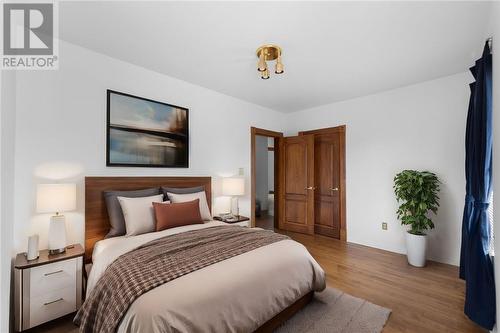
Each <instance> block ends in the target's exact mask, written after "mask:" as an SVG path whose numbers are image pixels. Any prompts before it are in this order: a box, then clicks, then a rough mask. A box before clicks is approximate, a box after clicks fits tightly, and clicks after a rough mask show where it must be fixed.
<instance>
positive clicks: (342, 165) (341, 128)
mask: <svg viewBox="0 0 500 333" xmlns="http://www.w3.org/2000/svg"><path fill="white" fill-rule="evenodd" d="M345 132H346V125H341V126H336V127H327V128H320V129H315V130H310V131H300V132H299V135H305V134H329V133H339V134H340V240H341V241H344V242H345V241H347V225H346V181H345V172H346V171H345V156H346V155H345Z"/></svg>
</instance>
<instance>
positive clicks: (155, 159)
mask: <svg viewBox="0 0 500 333" xmlns="http://www.w3.org/2000/svg"><path fill="white" fill-rule="evenodd" d="M188 125H189V110H188V109H186V108H183V107H180V106H175V105H171V104H167V103H162V102H158V101H153V100H150V99H147V98H142V97H138V96H133V95H129V94H124V93H121V92H118V91H113V90H107V129H106V131H107V135H106V141H107V145H106V165H107V166H135V167H164V168H187V167H188V166H189V126H188Z"/></svg>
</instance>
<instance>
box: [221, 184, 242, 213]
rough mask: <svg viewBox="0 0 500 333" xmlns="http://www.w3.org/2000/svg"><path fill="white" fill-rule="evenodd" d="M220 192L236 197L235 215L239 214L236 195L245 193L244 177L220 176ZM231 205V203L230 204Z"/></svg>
mask: <svg viewBox="0 0 500 333" xmlns="http://www.w3.org/2000/svg"><path fill="white" fill-rule="evenodd" d="M222 194H223V195H228V196H231V197H236V214H235V215H236V216H239V215H240V208H239V204H238V197H239V196H242V195H244V194H245V179H244V178H241V177H227V178H222ZM231 207H232V205H231Z"/></svg>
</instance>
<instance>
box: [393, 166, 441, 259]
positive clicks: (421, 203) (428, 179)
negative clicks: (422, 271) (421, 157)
mask: <svg viewBox="0 0 500 333" xmlns="http://www.w3.org/2000/svg"><path fill="white" fill-rule="evenodd" d="M439 183H440V182H439V179H438V178H437V176H436V175H435V174H434V173H432V172H429V171H416V170H403V171H401V172H400V173H398V174H397V175H396V177H394V193H395V194H396V199H397V201H398V203H399V208H398V210H397V215H398V219H400V220H401V224H403V225H409V226H410V229H409V230H408V231H407V233H406V249H407V257H408V263H409V264H410V265H412V266H416V267H423V266H425V255H426V248H427V236H426V234H425V231H426V230H428V229H433V228H434V223H432V220H431V219H430V218H429V217H428V213H429V211H431V212H433V213H434V214H436V213H437V210H438V207H439V197H438V193H439Z"/></svg>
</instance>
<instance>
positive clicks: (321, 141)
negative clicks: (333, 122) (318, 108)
mask: <svg viewBox="0 0 500 333" xmlns="http://www.w3.org/2000/svg"><path fill="white" fill-rule="evenodd" d="M314 165H315V172H314V177H315V178H314V186H315V187H316V190H315V192H314V206H315V209H314V215H315V216H314V232H315V233H318V234H322V235H326V236H330V237H334V238H338V239H340V221H341V208H340V207H341V196H340V189H341V186H342V180H341V167H342V164H341V137H340V133H339V132H331V133H325V134H315V135H314Z"/></svg>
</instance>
